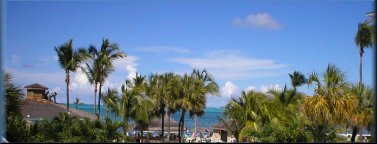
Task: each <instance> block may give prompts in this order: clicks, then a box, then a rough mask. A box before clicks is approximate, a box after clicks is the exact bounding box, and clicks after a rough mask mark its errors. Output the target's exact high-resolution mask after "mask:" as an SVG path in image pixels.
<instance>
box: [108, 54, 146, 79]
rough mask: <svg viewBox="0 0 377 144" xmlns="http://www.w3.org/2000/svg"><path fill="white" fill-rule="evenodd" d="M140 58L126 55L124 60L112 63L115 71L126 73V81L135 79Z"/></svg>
mask: <svg viewBox="0 0 377 144" xmlns="http://www.w3.org/2000/svg"><path fill="white" fill-rule="evenodd" d="M139 59H140V58H139V57H137V56H132V55H128V56H127V57H125V58H121V59H117V60H115V61H114V67H115V71H121V72H127V73H128V75H127V79H131V78H135V77H136V72H137V68H136V67H137V66H138V64H137V63H136V61H138V60H139Z"/></svg>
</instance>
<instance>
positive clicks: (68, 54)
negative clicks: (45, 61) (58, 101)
mask: <svg viewBox="0 0 377 144" xmlns="http://www.w3.org/2000/svg"><path fill="white" fill-rule="evenodd" d="M55 51H56V53H57V55H58V61H59V64H60V67H61V68H62V69H64V71H65V73H66V78H65V82H66V84H67V112H68V111H69V83H70V75H69V72H70V71H71V72H75V71H76V69H77V68H79V67H80V63H81V62H82V61H84V60H85V59H86V53H87V52H86V50H85V49H83V48H80V49H78V51H77V50H74V49H73V46H72V39H71V40H69V41H68V42H67V43H65V44H62V45H60V46H58V47H55Z"/></svg>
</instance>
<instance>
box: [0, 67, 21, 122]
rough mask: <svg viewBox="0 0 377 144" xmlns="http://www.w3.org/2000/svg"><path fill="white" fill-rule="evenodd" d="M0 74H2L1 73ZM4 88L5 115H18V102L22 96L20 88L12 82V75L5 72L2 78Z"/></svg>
mask: <svg viewBox="0 0 377 144" xmlns="http://www.w3.org/2000/svg"><path fill="white" fill-rule="evenodd" d="M2 73H4V72H3V71H2ZM2 80H3V82H4V88H5V98H6V99H5V100H6V104H5V105H6V114H7V115H8V116H9V115H13V114H14V115H18V114H20V113H21V112H20V110H21V108H20V102H21V100H22V98H23V96H24V94H23V93H22V89H21V87H20V86H18V85H16V84H15V83H13V82H12V75H11V74H10V73H8V72H5V74H4V77H3V79H2Z"/></svg>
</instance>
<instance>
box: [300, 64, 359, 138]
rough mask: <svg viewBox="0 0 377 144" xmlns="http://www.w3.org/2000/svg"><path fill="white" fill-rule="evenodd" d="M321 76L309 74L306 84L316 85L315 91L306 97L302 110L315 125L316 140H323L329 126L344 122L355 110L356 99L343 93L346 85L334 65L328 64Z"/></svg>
mask: <svg viewBox="0 0 377 144" xmlns="http://www.w3.org/2000/svg"><path fill="white" fill-rule="evenodd" d="M322 76H323V79H322V80H321V79H319V77H318V75H317V74H316V73H313V74H311V75H310V76H309V80H308V85H316V88H315V93H314V95H313V96H311V97H308V98H306V100H305V101H304V103H303V105H302V110H303V113H304V114H305V116H306V117H307V118H308V119H309V120H311V121H312V123H313V125H314V126H315V129H316V132H315V133H314V135H315V137H316V138H317V141H321V142H325V140H326V137H325V136H326V135H325V132H327V130H328V129H329V128H330V127H331V126H334V125H343V124H345V123H346V122H347V121H348V120H349V119H350V118H351V116H352V114H353V113H354V112H355V109H356V103H357V101H356V98H355V97H353V96H350V95H347V94H346V93H345V89H347V87H348V85H347V83H346V82H345V79H344V74H343V73H342V72H341V71H340V70H339V69H338V68H337V67H336V66H335V65H331V64H329V65H328V67H327V69H326V71H325V73H323V75H322Z"/></svg>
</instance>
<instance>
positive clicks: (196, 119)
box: [194, 114, 198, 137]
mask: <svg viewBox="0 0 377 144" xmlns="http://www.w3.org/2000/svg"><path fill="white" fill-rule="evenodd" d="M197 122H198V117H197V116H196V114H195V130H194V132H195V137H196V135H197V133H196V125H197Z"/></svg>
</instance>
